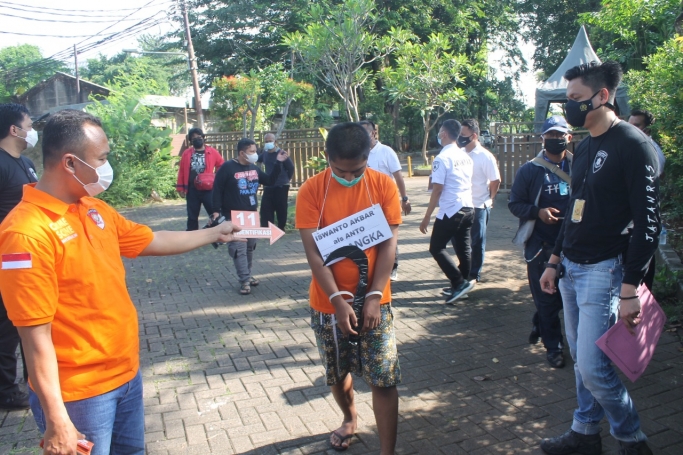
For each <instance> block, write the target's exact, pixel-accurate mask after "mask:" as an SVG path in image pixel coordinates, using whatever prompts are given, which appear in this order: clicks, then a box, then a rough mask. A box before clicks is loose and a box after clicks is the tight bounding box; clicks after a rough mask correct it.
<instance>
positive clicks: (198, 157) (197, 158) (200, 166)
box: [188, 150, 206, 187]
mask: <svg viewBox="0 0 683 455" xmlns="http://www.w3.org/2000/svg"><path fill="white" fill-rule="evenodd" d="M205 152H206V151H205V150H201V151H200V150H194V151H193V152H192V156H191V157H190V180H189V182H188V187H189V185H191V186H192V187H194V181H195V179H196V178H197V175H199V174H201V173H202V172H204V170H205V169H206V153H205Z"/></svg>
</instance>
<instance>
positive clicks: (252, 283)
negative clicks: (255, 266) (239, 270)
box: [249, 277, 261, 286]
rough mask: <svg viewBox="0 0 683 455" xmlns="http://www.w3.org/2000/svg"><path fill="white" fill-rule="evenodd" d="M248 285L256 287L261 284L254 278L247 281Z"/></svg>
mask: <svg viewBox="0 0 683 455" xmlns="http://www.w3.org/2000/svg"><path fill="white" fill-rule="evenodd" d="M249 284H250V285H251V286H258V285H259V284H261V282H260V281H259V280H257V279H256V278H254V277H251V278H250V279H249Z"/></svg>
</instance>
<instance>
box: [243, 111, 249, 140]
mask: <svg viewBox="0 0 683 455" xmlns="http://www.w3.org/2000/svg"><path fill="white" fill-rule="evenodd" d="M247 112H248V111H247V110H246V109H245V110H244V112H243V113H242V137H247Z"/></svg>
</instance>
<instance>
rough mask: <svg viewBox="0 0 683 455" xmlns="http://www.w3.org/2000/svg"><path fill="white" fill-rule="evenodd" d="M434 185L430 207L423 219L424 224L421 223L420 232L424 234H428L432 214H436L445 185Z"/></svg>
mask: <svg viewBox="0 0 683 455" xmlns="http://www.w3.org/2000/svg"><path fill="white" fill-rule="evenodd" d="M432 185H433V189H432V195H431V196H430V197H429V205H428V206H427V211H426V212H425V216H424V218H423V219H422V223H420V232H422V233H423V234H426V233H427V228H428V227H429V221H430V220H431V218H432V213H434V209H436V206H437V204H438V203H439V198H440V197H441V193H442V192H443V185H442V184H441V183H433V184H432Z"/></svg>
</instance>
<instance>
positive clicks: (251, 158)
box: [246, 153, 258, 164]
mask: <svg viewBox="0 0 683 455" xmlns="http://www.w3.org/2000/svg"><path fill="white" fill-rule="evenodd" d="M246 156H247V161H249V162H250V163H251V164H256V162H257V161H258V153H252V154H251V155H249V154H247V155H246Z"/></svg>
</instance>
